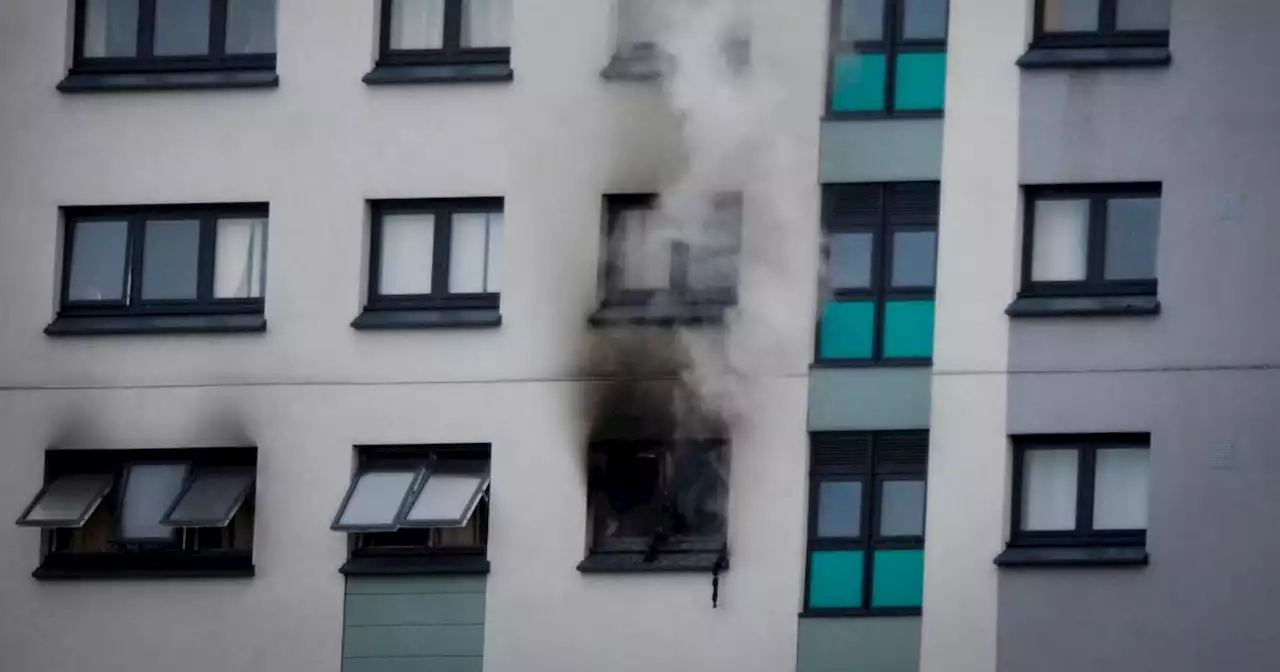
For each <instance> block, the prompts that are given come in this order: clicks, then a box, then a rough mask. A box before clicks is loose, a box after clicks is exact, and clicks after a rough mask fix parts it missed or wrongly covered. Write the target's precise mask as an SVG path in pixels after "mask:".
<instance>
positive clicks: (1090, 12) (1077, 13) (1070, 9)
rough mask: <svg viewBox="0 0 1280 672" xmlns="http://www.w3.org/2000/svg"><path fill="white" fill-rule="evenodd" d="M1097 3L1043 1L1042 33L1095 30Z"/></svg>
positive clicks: (1065, 0) (1086, 0)
mask: <svg viewBox="0 0 1280 672" xmlns="http://www.w3.org/2000/svg"><path fill="white" fill-rule="evenodd" d="M1098 1H1099V0H1044V32H1046V33H1077V32H1090V31H1095V30H1097V29H1098ZM1121 1H1122V2H1123V0H1121Z"/></svg>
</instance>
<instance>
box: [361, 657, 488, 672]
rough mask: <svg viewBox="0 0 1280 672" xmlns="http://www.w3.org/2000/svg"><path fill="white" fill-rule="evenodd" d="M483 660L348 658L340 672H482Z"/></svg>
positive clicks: (460, 658) (462, 658) (470, 658)
mask: <svg viewBox="0 0 1280 672" xmlns="http://www.w3.org/2000/svg"><path fill="white" fill-rule="evenodd" d="M482 670H484V659H483V658H481V657H479V656H458V657H454V658H431V657H408V658H348V659H346V660H344V661H342V672H482Z"/></svg>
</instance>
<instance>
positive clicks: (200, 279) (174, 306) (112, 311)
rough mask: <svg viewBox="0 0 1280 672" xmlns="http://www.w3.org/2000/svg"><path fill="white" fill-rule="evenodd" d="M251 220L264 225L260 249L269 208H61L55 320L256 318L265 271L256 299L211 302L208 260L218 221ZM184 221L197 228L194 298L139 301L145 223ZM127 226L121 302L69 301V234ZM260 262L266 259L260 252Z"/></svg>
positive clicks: (236, 205) (268, 232)
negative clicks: (90, 227)
mask: <svg viewBox="0 0 1280 672" xmlns="http://www.w3.org/2000/svg"><path fill="white" fill-rule="evenodd" d="M235 217H254V218H260V219H264V220H266V221H267V227H266V234H265V235H264V239H263V245H264V246H268V245H269V240H270V237H271V220H270V208H269V206H268V205H267V204H266V203H214V204H198V205H197V204H193V205H187V204H183V205H145V206H106V207H67V208H63V221H64V224H63V246H62V269H61V284H62V286H61V290H60V292H59V309H58V317H60V318H63V317H124V316H135V317H136V316H159V315H235V314H257V315H260V314H262V312H263V310H264V309H265V306H266V296H265V294H266V276H265V273H266V269H265V268H264V269H262V270H263V273H264V276H263V283H262V284H263V294H264V296H261V297H257V298H245V299H229V298H222V299H219V298H214V296H213V290H214V287H213V282H214V273H215V270H216V269H215V267H214V261H215V260H214V255H215V253H216V250H217V244H218V238H217V235H218V220H220V219H228V218H235ZM170 219H185V220H191V219H194V220H198V221H199V222H200V243H199V251H198V261H197V271H196V298H194V299H143V297H142V286H143V282H144V280H143V264H144V261H145V260H144V258H143V250H144V249H145V242H146V223H147V221H148V220H170ZM122 220H123V221H127V222H128V229H129V231H128V239H127V243H126V252H125V268H124V275H123V276H122V278H121V282H122V283H124V288H127V289H128V290H129V291H128V297H127V298H126V299H124V300H104V301H72V300H71V298H70V293H71V268H72V264H73V263H74V252H75V228H76V226H77V225H78V224H80V223H82V222H88V221H111V222H116V221H122ZM264 256H266V253H265V251H264Z"/></svg>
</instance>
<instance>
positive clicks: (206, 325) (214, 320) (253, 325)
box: [44, 314, 267, 336]
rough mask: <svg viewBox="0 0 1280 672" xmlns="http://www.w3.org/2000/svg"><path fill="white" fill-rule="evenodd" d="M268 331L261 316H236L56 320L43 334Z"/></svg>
mask: <svg viewBox="0 0 1280 672" xmlns="http://www.w3.org/2000/svg"><path fill="white" fill-rule="evenodd" d="M266 330H267V318H265V317H263V316H262V315H260V314H239V315H125V316H113V317H59V318H58V319H56V320H54V321H53V322H52V323H51V324H50V325H49V326H47V327H45V329H44V333H45V334H48V335H49V336H128V335H135V334H227V333H259V332H263V331H266Z"/></svg>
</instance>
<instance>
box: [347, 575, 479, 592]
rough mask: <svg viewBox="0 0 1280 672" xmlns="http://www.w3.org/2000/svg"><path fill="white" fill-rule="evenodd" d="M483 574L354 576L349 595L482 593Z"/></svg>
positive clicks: (350, 579)
mask: <svg viewBox="0 0 1280 672" xmlns="http://www.w3.org/2000/svg"><path fill="white" fill-rule="evenodd" d="M484 586H485V577H483V576H352V577H349V578H348V579H347V594H348V595H399V594H437V593H481V594H483V593H484V592H485V591H484Z"/></svg>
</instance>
